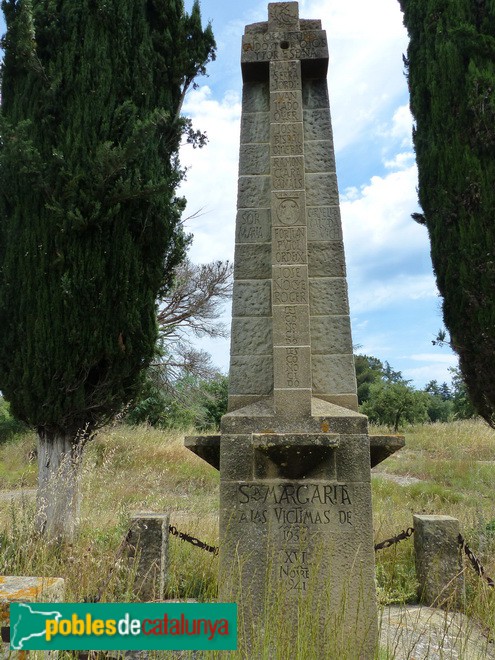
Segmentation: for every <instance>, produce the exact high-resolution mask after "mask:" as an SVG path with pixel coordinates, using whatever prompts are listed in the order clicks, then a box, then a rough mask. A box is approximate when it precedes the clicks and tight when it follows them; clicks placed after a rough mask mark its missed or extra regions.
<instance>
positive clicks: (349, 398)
mask: <svg viewBox="0 0 495 660" xmlns="http://www.w3.org/2000/svg"><path fill="white" fill-rule="evenodd" d="M316 396H317V397H318V399H315V398H314V397H313V415H314V414H315V412H314V402H315V400H320V401H325V402H327V403H331V404H333V405H336V406H338V407H339V408H344V409H345V410H347V411H351V412H357V411H358V410H359V405H358V398H357V395H356V394H321V393H319V394H317V395H316ZM366 429H367V423H366V425H364V427H363V428H360V429H354V430H353V431H352V432H359V433H361V432H364V431H366ZM345 432H346V433H350V432H351V431H350V430H349V429H346V430H345Z"/></svg>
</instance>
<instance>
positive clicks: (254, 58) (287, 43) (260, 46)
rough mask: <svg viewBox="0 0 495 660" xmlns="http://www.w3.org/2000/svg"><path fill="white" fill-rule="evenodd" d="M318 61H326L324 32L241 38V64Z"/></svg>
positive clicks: (251, 35)
mask: <svg viewBox="0 0 495 660" xmlns="http://www.w3.org/2000/svg"><path fill="white" fill-rule="evenodd" d="M320 59H325V60H326V59H328V46H327V38H326V33H325V31H324V30H304V31H303V32H283V33H277V32H275V33H274V32H271V33H270V32H265V33H264V34H263V33H260V34H253V33H249V34H245V35H244V36H243V37H242V55H241V62H242V63H244V62H269V61H270V60H320Z"/></svg>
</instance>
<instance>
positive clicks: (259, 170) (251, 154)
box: [239, 144, 270, 176]
mask: <svg viewBox="0 0 495 660" xmlns="http://www.w3.org/2000/svg"><path fill="white" fill-rule="evenodd" d="M268 152H269V150H268V149H267V148H266V144H241V149H240V154H239V175H240V176H245V175H249V174H270V158H269V153H268Z"/></svg>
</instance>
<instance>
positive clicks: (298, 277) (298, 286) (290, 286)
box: [272, 266, 309, 305]
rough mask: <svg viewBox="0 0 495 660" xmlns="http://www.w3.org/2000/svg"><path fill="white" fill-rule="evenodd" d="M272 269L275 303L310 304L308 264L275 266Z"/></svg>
mask: <svg viewBox="0 0 495 660" xmlns="http://www.w3.org/2000/svg"><path fill="white" fill-rule="evenodd" d="M272 270H273V304H274V305H307V304H308V302H309V296H308V267H307V266H274V267H273V269H272Z"/></svg>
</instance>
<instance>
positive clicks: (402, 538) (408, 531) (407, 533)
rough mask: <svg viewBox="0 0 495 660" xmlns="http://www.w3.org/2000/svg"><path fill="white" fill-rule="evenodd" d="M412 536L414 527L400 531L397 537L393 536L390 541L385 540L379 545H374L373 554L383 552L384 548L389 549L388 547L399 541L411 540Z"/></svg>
mask: <svg viewBox="0 0 495 660" xmlns="http://www.w3.org/2000/svg"><path fill="white" fill-rule="evenodd" d="M413 534H414V527H408V528H407V529H406V530H402V532H401V533H400V534H397V536H393V537H392V538H391V539H386V540H385V541H382V542H381V543H377V544H376V545H375V552H377V550H383V549H384V548H390V546H392V545H395V544H396V543H399V542H400V541H405V539H408V538H411V536H412V535H413Z"/></svg>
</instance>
